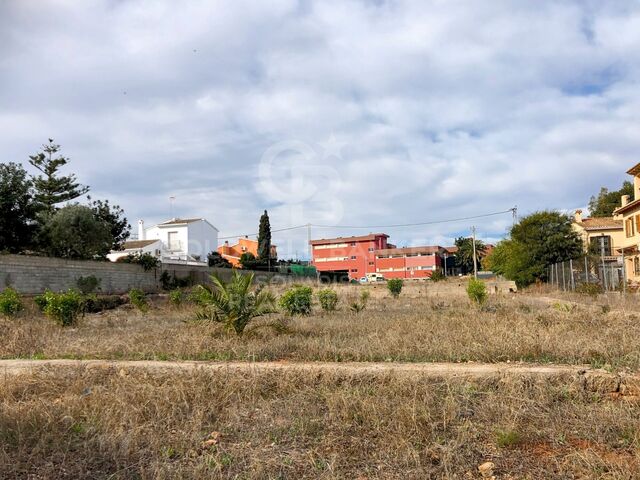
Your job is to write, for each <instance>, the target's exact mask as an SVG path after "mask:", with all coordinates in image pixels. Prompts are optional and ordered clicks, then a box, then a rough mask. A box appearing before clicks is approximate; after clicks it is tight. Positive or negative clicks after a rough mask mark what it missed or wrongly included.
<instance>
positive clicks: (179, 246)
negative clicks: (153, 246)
mask: <svg viewBox="0 0 640 480" xmlns="http://www.w3.org/2000/svg"><path fill="white" fill-rule="evenodd" d="M162 248H163V249H164V250H165V251H167V252H185V251H186V250H185V249H184V248H183V243H182V242H181V241H180V240H176V241H173V242H162Z"/></svg>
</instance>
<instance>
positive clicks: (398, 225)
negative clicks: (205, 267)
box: [218, 207, 517, 240]
mask: <svg viewBox="0 0 640 480" xmlns="http://www.w3.org/2000/svg"><path fill="white" fill-rule="evenodd" d="M516 209H517V207H514V208H510V209H508V210H503V211H500V212H493V213H485V214H482V215H473V216H470V217H461V218H452V219H448V220H433V221H428V222H418V223H399V224H391V225H319V224H315V223H305V224H304V225H295V226H293V227H285V228H278V229H274V230H271V233H275V232H285V231H289V230H298V229H300V228H309V227H316V228H400V227H417V226H422V225H438V224H443V223H455V222H462V221H466V220H475V219H477V218H486V217H494V216H497V215H504V214H505V213H512V214H513V213H514V212H516V211H517V210H516ZM257 235H258V234H257V233H248V234H247V233H245V234H241V235H229V236H225V237H218V240H229V239H232V238H241V237H255V236H257Z"/></svg>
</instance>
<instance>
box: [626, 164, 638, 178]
mask: <svg viewBox="0 0 640 480" xmlns="http://www.w3.org/2000/svg"><path fill="white" fill-rule="evenodd" d="M627 173H628V174H629V175H638V174H639V173H640V163H636V164H635V165H634V166H633V167H631V168H630V169H629V170H627Z"/></svg>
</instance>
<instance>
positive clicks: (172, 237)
mask: <svg viewBox="0 0 640 480" xmlns="http://www.w3.org/2000/svg"><path fill="white" fill-rule="evenodd" d="M167 237H168V240H169V242H168V243H169V250H171V251H175V250H180V240H178V232H169V233H167Z"/></svg>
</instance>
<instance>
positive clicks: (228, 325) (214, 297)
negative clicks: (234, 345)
mask: <svg viewBox="0 0 640 480" xmlns="http://www.w3.org/2000/svg"><path fill="white" fill-rule="evenodd" d="M253 278H254V276H253V274H252V273H250V274H246V275H243V274H241V273H239V272H238V271H237V270H236V271H234V272H233V276H232V277H231V280H230V281H229V282H224V281H223V280H221V279H220V277H218V276H217V275H211V281H212V282H213V285H212V286H209V285H198V286H197V287H196V291H195V292H194V296H193V299H194V301H195V302H196V303H197V304H198V305H199V306H200V310H199V311H198V313H197V316H198V319H199V320H208V321H212V322H218V323H221V324H222V325H223V326H224V328H225V329H226V330H228V331H234V332H235V333H236V334H237V335H242V334H243V333H244V330H245V328H246V326H247V325H248V324H249V323H250V322H251V320H253V319H254V318H256V317H261V316H263V315H268V314H270V313H274V312H276V311H277V310H276V297H275V296H274V295H273V293H271V292H269V291H268V290H265V289H264V286H263V285H261V286H258V287H257V288H255V290H253V291H252V286H253Z"/></svg>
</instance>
